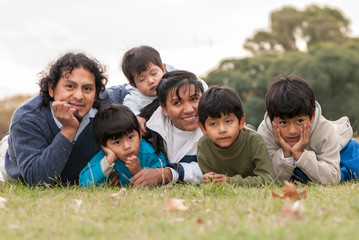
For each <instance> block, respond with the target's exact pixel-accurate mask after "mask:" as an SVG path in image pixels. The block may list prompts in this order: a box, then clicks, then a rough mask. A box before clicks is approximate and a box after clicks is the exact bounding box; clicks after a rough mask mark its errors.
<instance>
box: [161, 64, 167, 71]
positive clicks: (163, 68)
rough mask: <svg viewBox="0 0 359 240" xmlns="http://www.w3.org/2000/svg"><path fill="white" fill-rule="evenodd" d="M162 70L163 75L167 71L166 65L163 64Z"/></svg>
mask: <svg viewBox="0 0 359 240" xmlns="http://www.w3.org/2000/svg"><path fill="white" fill-rule="evenodd" d="M162 70H163V73H166V72H167V70H166V64H165V63H164V64H162Z"/></svg>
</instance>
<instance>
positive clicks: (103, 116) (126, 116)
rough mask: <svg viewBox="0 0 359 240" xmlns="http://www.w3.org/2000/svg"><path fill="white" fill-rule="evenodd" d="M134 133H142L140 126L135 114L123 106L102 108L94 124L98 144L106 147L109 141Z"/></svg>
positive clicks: (116, 105)
mask: <svg viewBox="0 0 359 240" xmlns="http://www.w3.org/2000/svg"><path fill="white" fill-rule="evenodd" d="M132 131H136V132H138V134H139V135H140V136H141V133H140V125H139V123H138V120H137V118H136V116H135V114H133V112H132V111H131V110H130V109H129V108H128V107H126V106H124V105H122V104H111V105H108V106H105V107H103V108H101V109H100V110H99V111H98V113H97V114H96V116H95V118H94V122H93V133H94V136H95V139H96V142H97V143H98V144H100V145H103V146H106V143H107V141H108V140H111V139H117V138H121V137H122V136H125V135H127V134H129V133H131V132H132Z"/></svg>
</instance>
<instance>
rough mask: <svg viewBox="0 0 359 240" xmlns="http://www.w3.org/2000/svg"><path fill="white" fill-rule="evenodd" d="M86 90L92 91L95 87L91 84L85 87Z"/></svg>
mask: <svg viewBox="0 0 359 240" xmlns="http://www.w3.org/2000/svg"><path fill="white" fill-rule="evenodd" d="M84 90H85V91H86V92H91V91H92V90H93V87H91V86H85V87H84Z"/></svg>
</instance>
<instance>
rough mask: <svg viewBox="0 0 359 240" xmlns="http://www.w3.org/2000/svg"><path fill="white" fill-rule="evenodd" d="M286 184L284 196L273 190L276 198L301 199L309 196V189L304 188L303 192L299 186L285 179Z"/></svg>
mask: <svg viewBox="0 0 359 240" xmlns="http://www.w3.org/2000/svg"><path fill="white" fill-rule="evenodd" d="M284 184H285V186H284V188H283V196H280V195H279V194H277V193H275V192H273V190H272V196H273V197H274V198H279V199H283V198H284V199H285V198H290V199H295V200H300V199H302V198H306V197H307V194H308V190H307V189H304V190H303V191H302V192H298V191H297V187H296V186H295V185H294V184H293V183H290V182H287V181H284Z"/></svg>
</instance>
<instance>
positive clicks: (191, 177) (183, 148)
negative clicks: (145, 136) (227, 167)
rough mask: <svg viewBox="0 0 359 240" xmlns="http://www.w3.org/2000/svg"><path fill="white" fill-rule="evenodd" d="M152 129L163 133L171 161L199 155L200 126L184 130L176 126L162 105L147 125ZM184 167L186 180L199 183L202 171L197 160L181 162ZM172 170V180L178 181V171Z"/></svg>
mask: <svg viewBox="0 0 359 240" xmlns="http://www.w3.org/2000/svg"><path fill="white" fill-rule="evenodd" d="M146 126H147V127H148V128H149V129H151V130H152V131H155V132H157V133H158V134H160V135H161V137H162V138H163V140H164V141H165V143H166V150H167V155H168V159H169V162H170V163H178V162H179V161H180V160H181V159H182V158H183V157H184V156H186V155H197V144H198V140H199V138H200V137H201V136H202V135H203V133H202V131H201V129H200V128H199V127H198V128H197V129H196V130H194V131H184V130H181V129H178V128H176V127H175V126H174V125H173V123H172V121H171V120H170V119H169V118H168V117H165V116H164V115H163V112H162V109H161V107H158V108H157V109H156V111H155V112H154V113H153V114H152V116H151V118H150V119H149V121H148V122H147V125H146ZM181 165H182V167H183V169H184V179H183V180H184V181H186V182H192V183H197V184H199V183H200V182H201V179H202V171H201V169H200V168H199V166H198V163H197V162H191V163H181ZM169 169H170V170H171V172H172V176H173V179H172V182H177V180H178V176H179V174H178V172H177V171H176V170H174V169H172V168H169Z"/></svg>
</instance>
